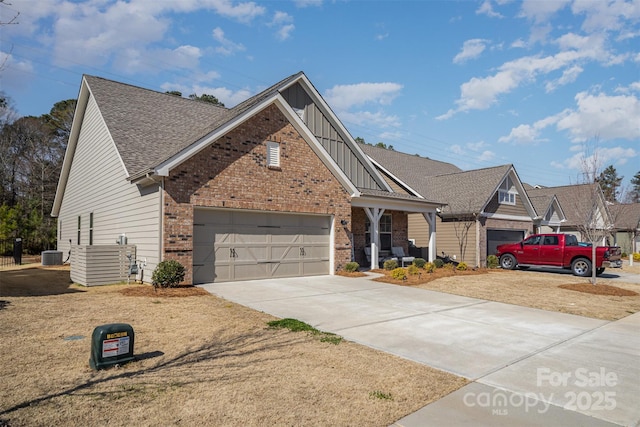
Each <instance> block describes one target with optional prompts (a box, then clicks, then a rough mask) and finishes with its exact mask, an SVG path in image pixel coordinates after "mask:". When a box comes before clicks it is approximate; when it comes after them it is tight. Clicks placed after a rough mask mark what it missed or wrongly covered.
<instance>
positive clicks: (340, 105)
mask: <svg viewBox="0 0 640 427" xmlns="http://www.w3.org/2000/svg"><path fill="white" fill-rule="evenodd" d="M402 87H403V86H402V85H401V84H398V83H390V82H386V83H357V84H352V85H337V86H334V87H332V88H331V89H328V90H326V91H325V93H324V98H325V100H326V101H327V102H328V103H329V105H330V106H331V107H332V108H335V109H336V110H347V109H349V108H352V107H355V106H360V105H364V104H367V103H374V104H379V105H386V104H389V103H391V101H393V99H394V98H396V97H397V96H398V95H399V94H400V91H401V90H402Z"/></svg>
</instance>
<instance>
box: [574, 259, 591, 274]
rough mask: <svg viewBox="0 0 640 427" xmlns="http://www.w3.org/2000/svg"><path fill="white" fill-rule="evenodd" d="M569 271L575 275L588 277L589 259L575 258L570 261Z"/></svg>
mask: <svg viewBox="0 0 640 427" xmlns="http://www.w3.org/2000/svg"><path fill="white" fill-rule="evenodd" d="M571 271H572V272H573V274H574V275H576V276H580V277H589V276H591V261H589V260H588V259H586V258H578V259H575V260H574V261H573V262H572V263H571Z"/></svg>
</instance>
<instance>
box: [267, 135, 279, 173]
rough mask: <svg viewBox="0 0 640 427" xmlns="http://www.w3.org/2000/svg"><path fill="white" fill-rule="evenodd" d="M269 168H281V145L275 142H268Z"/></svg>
mask: <svg viewBox="0 0 640 427" xmlns="http://www.w3.org/2000/svg"><path fill="white" fill-rule="evenodd" d="M267 167H270V168H279V167H280V144H279V143H277V142H274V141H267Z"/></svg>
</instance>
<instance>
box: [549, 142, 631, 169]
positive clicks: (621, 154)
mask: <svg viewBox="0 0 640 427" xmlns="http://www.w3.org/2000/svg"><path fill="white" fill-rule="evenodd" d="M637 156H638V152H637V151H636V150H634V149H633V148H624V147H611V148H597V149H596V151H595V153H594V154H591V155H587V154H586V153H585V152H584V147H581V150H580V151H579V152H577V153H575V154H574V155H573V156H571V157H569V158H567V159H565V160H563V161H560V162H558V161H555V160H554V161H552V162H550V164H551V166H553V167H555V168H557V169H563V170H564V169H572V170H576V171H582V170H583V169H584V165H593V164H596V165H597V167H602V165H604V164H612V165H624V164H626V163H627V162H628V161H629V159H633V158H635V157H637Z"/></svg>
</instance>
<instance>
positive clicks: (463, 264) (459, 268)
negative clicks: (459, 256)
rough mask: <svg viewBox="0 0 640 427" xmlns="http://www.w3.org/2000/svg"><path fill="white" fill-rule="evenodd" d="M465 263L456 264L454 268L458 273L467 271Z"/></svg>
mask: <svg viewBox="0 0 640 427" xmlns="http://www.w3.org/2000/svg"><path fill="white" fill-rule="evenodd" d="M452 265H453V264H452ZM467 268H468V267H467V263H466V262H461V263H459V264H458V266H457V267H456V270H458V271H465V270H466V269H467Z"/></svg>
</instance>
